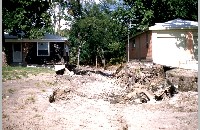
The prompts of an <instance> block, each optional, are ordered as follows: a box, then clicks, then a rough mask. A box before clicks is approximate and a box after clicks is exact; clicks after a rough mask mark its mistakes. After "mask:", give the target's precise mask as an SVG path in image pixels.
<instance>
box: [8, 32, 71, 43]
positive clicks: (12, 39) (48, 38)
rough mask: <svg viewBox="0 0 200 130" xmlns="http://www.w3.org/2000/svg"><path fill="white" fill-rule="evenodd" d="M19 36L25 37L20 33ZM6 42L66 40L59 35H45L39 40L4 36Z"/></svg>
mask: <svg viewBox="0 0 200 130" xmlns="http://www.w3.org/2000/svg"><path fill="white" fill-rule="evenodd" d="M21 35H22V36H23V35H25V34H24V33H21ZM4 36H5V41H6V42H44V41H45V42H65V41H67V40H68V38H66V37H61V36H59V35H54V34H49V33H46V34H45V35H44V36H43V37H42V38H41V39H28V38H22V39H20V38H18V36H13V35H9V34H4Z"/></svg>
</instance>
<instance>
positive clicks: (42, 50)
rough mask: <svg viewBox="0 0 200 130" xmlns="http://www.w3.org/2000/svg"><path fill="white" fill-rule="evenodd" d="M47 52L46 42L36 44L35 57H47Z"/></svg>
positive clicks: (47, 44) (47, 45)
mask: <svg viewBox="0 0 200 130" xmlns="http://www.w3.org/2000/svg"><path fill="white" fill-rule="evenodd" d="M49 50H50V49H49V43H48V42H38V43H37V56H49Z"/></svg>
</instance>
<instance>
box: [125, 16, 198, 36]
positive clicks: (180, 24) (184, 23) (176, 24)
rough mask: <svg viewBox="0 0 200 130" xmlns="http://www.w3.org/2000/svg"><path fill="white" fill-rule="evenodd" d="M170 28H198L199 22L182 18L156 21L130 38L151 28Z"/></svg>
mask: <svg viewBox="0 0 200 130" xmlns="http://www.w3.org/2000/svg"><path fill="white" fill-rule="evenodd" d="M170 29H198V22H196V21H190V20H182V19H174V20H170V21H167V22H164V23H155V25H154V26H150V27H149V28H147V29H146V30H143V31H141V32H138V33H136V34H135V35H133V36H131V37H130V38H129V39H132V38H134V37H136V36H137V35H140V34H142V33H144V32H146V31H149V30H170Z"/></svg>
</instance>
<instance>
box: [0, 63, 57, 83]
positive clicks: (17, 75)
mask: <svg viewBox="0 0 200 130" xmlns="http://www.w3.org/2000/svg"><path fill="white" fill-rule="evenodd" d="M40 73H55V72H54V71H53V70H52V69H49V68H39V67H34V68H32V67H21V66H15V67H13V66H3V67H2V77H3V81H6V80H13V79H21V78H26V77H28V74H32V75H37V74H40Z"/></svg>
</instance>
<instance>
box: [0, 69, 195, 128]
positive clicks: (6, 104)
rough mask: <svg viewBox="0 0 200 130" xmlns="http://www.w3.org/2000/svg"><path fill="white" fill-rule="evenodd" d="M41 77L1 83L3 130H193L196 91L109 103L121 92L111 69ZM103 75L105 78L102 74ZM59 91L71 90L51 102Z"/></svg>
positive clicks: (123, 89)
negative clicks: (145, 100) (160, 98)
mask: <svg viewBox="0 0 200 130" xmlns="http://www.w3.org/2000/svg"><path fill="white" fill-rule="evenodd" d="M101 72H102V73H95V72H87V73H84V74H76V75H71V76H69V75H60V76H55V75H52V74H47V73H44V74H40V75H37V76H33V75H30V76H29V77H28V78H24V79H18V80H8V81H5V82H3V117H2V118H3V129H4V130H28V129H30V130H94V129H95V130H150V129H151V130H160V129H165V130H172V129H173V130H180V129H181V130H197V127H198V125H197V123H198V117H197V113H198V101H197V100H198V93H197V92H192V91H189V92H179V93H178V94H176V95H175V96H174V97H172V98H170V99H168V100H164V101H157V102H148V103H143V104H134V103H130V102H126V103H124V102H123V103H116V102H113V100H112V98H113V96H112V95H120V94H122V93H124V91H125V88H123V87H121V86H120V85H118V84H116V78H113V77H111V76H109V74H111V73H113V72H112V71H105V70H101ZM105 74H106V75H105ZM57 88H64V89H66V90H69V91H68V93H67V95H63V96H62V95H61V96H60V97H62V98H61V99H60V100H57V101H55V102H53V103H50V102H49V96H50V95H51V94H52V92H53V91H54V90H55V89H57Z"/></svg>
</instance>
